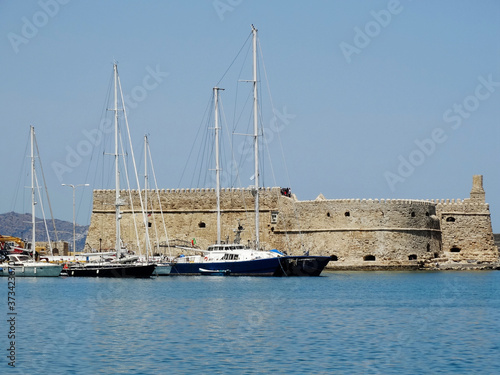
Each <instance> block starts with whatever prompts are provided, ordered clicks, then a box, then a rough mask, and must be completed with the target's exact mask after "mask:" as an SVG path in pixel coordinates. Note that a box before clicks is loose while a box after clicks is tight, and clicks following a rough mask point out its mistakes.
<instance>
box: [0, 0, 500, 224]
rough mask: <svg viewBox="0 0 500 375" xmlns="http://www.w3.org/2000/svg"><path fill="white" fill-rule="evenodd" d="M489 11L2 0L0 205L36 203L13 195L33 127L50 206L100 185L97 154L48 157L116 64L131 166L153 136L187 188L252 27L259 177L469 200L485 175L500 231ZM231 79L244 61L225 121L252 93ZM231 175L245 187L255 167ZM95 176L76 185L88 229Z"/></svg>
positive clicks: (348, 190) (99, 108)
mask: <svg viewBox="0 0 500 375" xmlns="http://www.w3.org/2000/svg"><path fill="white" fill-rule="evenodd" d="M499 17H500V2H498V1H496V0H491V1H487V0H483V1H467V0H454V1H451V0H449V1H446V0H443V1H423V0H422V1H416V0H414V1H410V0H401V1H396V0H391V1H312V2H303V1H272V2H269V1H258V0H257V1H249V0H220V1H213V0H207V1H189V2H187V1H181V0H177V1H174V0H172V1H141V2H139V1H117V0H116V1H112V0H110V1H92V0H89V1H78V0H72V1H71V0H41V1H31V0H26V1H22V2H20V1H0V35H1V38H0V49H1V51H2V55H1V57H2V58H1V59H0V66H1V68H2V69H1V73H0V74H1V75H0V77H1V80H0V83H1V84H0V103H1V104H0V105H1V112H0V119H1V122H0V126H1V129H2V132H1V134H2V136H1V137H2V147H1V148H0V157H1V160H2V162H1V164H0V173H1V175H2V176H4V179H3V180H4V183H3V184H2V197H3V198H2V200H1V202H0V212H8V211H11V210H15V211H17V212H27V211H29V205H27V203H26V200H25V199H24V200H23V199H22V198H20V195H22V192H20V190H24V186H25V185H26V184H27V182H25V177H26V171H25V169H23V168H24V167H22V165H23V163H24V164H26V158H25V156H26V154H25V148H26V144H27V141H28V133H29V126H30V125H31V124H32V125H34V126H35V129H36V133H37V139H38V145H39V147H40V153H41V157H42V162H43V167H44V171H45V176H46V178H47V182H48V190H49V194H50V197H51V201H52V206H53V210H54V214H55V216H56V217H57V218H60V219H63V220H71V219H72V198H71V191H70V189H68V188H67V187H63V186H61V183H67V184H81V183H90V184H91V188H101V187H103V186H100V181H97V180H96V179H95V178H94V177H93V176H94V174H93V173H91V172H92V170H93V169H92V168H96V167H92V163H93V162H94V161H96V160H97V159H98V157H97V156H91V155H90V154H89V155H83V154H84V153H85V152H81V153H80V154H82V155H80V156H81V160H78V161H75V163H74V165H73V166H72V167H71V168H69V169H71V171H66V172H65V173H63V174H61V172H60V171H59V173H58V172H57V170H56V169H57V168H55V167H54V166H57V165H61V164H62V165H66V166H68V163H67V158H68V155H69V153H70V151H68V150H77V149H78V147H80V148H81V147H82V145H83V143H84V142H85V141H86V140H87V139H88V138H87V137H86V135H85V134H87V135H88V134H89V133H92V131H93V130H95V129H98V128H99V124H100V122H101V120H102V118H103V113H104V112H106V111H104V109H105V108H106V106H107V102H106V98H107V92H108V89H109V83H110V77H111V73H112V64H113V61H114V60H116V61H118V63H119V65H118V69H119V72H120V78H121V82H122V86H123V91H124V94H126V95H129V96H130V97H131V102H130V103H131V104H130V106H131V107H133V108H130V111H129V116H128V117H129V122H130V126H131V132H132V138H133V139H134V151H135V153H136V157H137V159H138V163H140V160H141V157H140V156H139V154H140V153H141V152H142V147H143V146H142V142H143V140H142V137H143V135H144V134H146V133H148V134H149V135H150V145H151V153H152V156H153V161H154V166H155V170H156V174H157V178H158V184H159V187H160V188H166V189H167V188H179V187H196V186H192V184H193V181H197V177H194V176H193V174H194V173H195V172H194V170H195V169H194V167H191V166H190V165H191V164H192V163H194V162H195V161H196V154H197V153H198V150H199V149H202V146H199V145H198V144H197V143H196V142H195V141H196V140H197V139H198V138H200V137H198V138H197V135H198V134H199V132H200V126H201V127H203V126H204V122H203V121H204V116H205V110H206V108H207V103H209V101H210V97H211V95H212V87H214V86H215V85H216V84H217V83H218V82H219V80H220V78H221V77H222V76H223V74H224V72H225V71H226V69H227V68H228V67H229V65H230V64H231V62H232V61H233V59H234V58H235V56H236V55H237V53H238V51H239V50H240V48H241V47H242V46H243V44H244V42H245V40H246V39H247V37H248V36H249V34H250V30H251V29H250V25H251V24H254V25H255V26H256V27H257V28H258V30H259V38H260V46H261V49H262V52H263V56H264V60H263V61H264V64H265V71H266V73H267V80H266V78H265V77H264V76H262V77H261V81H262V93H263V94H262V95H263V103H264V102H267V104H263V112H262V124H263V126H264V128H266V127H267V129H268V130H267V131H268V132H267V134H268V142H267V145H268V148H269V150H270V154H271V156H270V158H269V157H268V156H264V159H265V160H266V162H268V161H269V159H272V160H273V163H272V169H271V167H270V166H266V167H265V169H264V172H265V173H266V175H265V176H264V182H265V184H266V185H267V186H290V187H291V188H292V191H293V193H295V194H296V195H297V197H298V198H299V199H300V200H308V199H314V198H316V196H318V195H319V194H320V193H322V194H323V195H324V196H325V197H326V198H331V199H334V198H384V199H386V198H409V199H442V198H449V199H457V198H459V199H463V198H467V197H468V196H469V192H470V189H471V184H472V175H474V174H482V175H484V187H485V190H486V200H487V202H488V203H490V209H491V213H492V221H493V229H494V231H495V232H500V195H499V194H498V193H497V192H498V191H500V171H499V165H500V163H499V161H500V152H498V148H497V144H498V142H499V140H500V130H499V126H500V121H499V120H500V105H499V104H500V48H499V47H500V46H499V43H498V35H500V23H499V22H498V20H499V19H500V18H499ZM245 51H246V50H245ZM245 53H246V52H245ZM235 65H236V64H235ZM241 67H243V68H242V69H243V70H239V69H240V68H241ZM263 67H264V65H261V69H260V70H261V71H263ZM238 79H240V80H241V79H251V71H250V70H249V69H247V66H243V65H238V69H237V70H236V72H235V73H232V74H228V75H227V76H226V77H224V80H223V81H222V82H221V83H220V84H219V85H221V86H222V87H224V88H225V91H224V92H223V93H222V94H221V95H222V101H223V105H224V113H225V116H226V118H227V120H228V121H227V126H228V127H229V128H232V127H233V123H232V120H233V118H235V115H234V114H233V112H234V111H235V108H234V107H235V104H234V103H236V100H235V99H234V98H235V97H237V96H238V97H239V98H240V99H241V98H243V97H244V95H246V94H243V92H244V90H245V89H246V90H248V87H246V88H245V84H243V83H241V82H240V83H239V84H238V83H237V80H238ZM231 80H232V81H231ZM267 81H268V82H269V87H270V89H269V90H268V88H267V86H265V83H266V82H267ZM246 85H247V86H248V84H246ZM268 92H270V93H271V97H272V103H271V101H270V100H269V95H268ZM134 98H135V100H134ZM272 106H273V107H274V110H275V114H277V117H274V118H273V111H272ZM242 123H243V124H246V123H247V119H246V118H244V119H243V120H242ZM245 126H246V125H245ZM242 130H243V131H246V129H242ZM233 139H234V137H233ZM236 142H237V143H238V144H241V143H242V141H241V140H237V141H236ZM105 144H107V143H105V142H104V141H103V142H102V144H100V145H99V147H97V145H96V147H93V149H92V150H91V151H92V155H95V153H96V152H102V150H101V149H102V146H103V145H105ZM237 147H238V146H236V148H237ZM265 148H266V147H263V149H265ZM192 149H194V150H193V151H191V150H192ZM241 150H242V149H240V151H238V149H237V151H236V153H238V152H239V153H240V155H239V156H237V158H239V159H240V158H241ZM80 151H82V149H80ZM105 151H106V152H112V149H106V150H105ZM264 151H265V150H264ZM282 155H285V159H286V161H285V162H283V160H282ZM58 163H59V164H58ZM89 166H90V167H89ZM141 166H142V164H141ZM269 172H274V173H270V174H271V176H268V173H269ZM23 173H24V174H23ZM140 173H141V172H140ZM20 175H21V177H19V176H20ZM7 176H8V177H7ZM17 181H20V182H18V183H16V182H17ZM241 181H242V182H241V184H242V186H248V185H251V183H252V182H251V180H250V174H249V172H248V173H247V172H244V173H242V176H241ZM205 184H206V182H205ZM201 187H204V186H201ZM91 188H90V187H89V188H86V189H83V188H79V189H77V200H78V202H77V207H78V213H77V222H79V223H81V224H87V223H88V222H89V219H90V211H91V199H92V197H91Z"/></svg>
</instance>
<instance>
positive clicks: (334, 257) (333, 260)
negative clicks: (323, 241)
mask: <svg viewBox="0 0 500 375" xmlns="http://www.w3.org/2000/svg"><path fill="white" fill-rule="evenodd" d="M337 260H339V258H338V257H337V256H336V255H330V261H331V262H336V261H337Z"/></svg>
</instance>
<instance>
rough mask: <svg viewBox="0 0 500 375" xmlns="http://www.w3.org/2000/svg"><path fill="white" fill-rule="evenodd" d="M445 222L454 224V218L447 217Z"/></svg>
mask: <svg viewBox="0 0 500 375" xmlns="http://www.w3.org/2000/svg"><path fill="white" fill-rule="evenodd" d="M446 221H447V222H448V223H454V222H455V218H454V217H453V216H450V217H447V218H446Z"/></svg>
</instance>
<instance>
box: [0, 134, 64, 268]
mask: <svg viewBox="0 0 500 375" xmlns="http://www.w3.org/2000/svg"><path fill="white" fill-rule="evenodd" d="M30 140H31V253H32V255H33V258H30V257H29V256H28V255H24V254H16V253H14V254H7V256H8V260H7V261H6V262H3V263H1V264H0V268H1V272H0V276H15V277H26V276H28V277H56V276H59V274H60V273H61V270H62V268H63V266H62V265H60V264H53V263H48V262H37V261H35V260H34V258H35V253H36V251H35V249H36V241H35V205H36V202H35V147H34V144H35V143H34V142H35V128H34V127H33V126H31V127H30ZM20 250H21V249H20Z"/></svg>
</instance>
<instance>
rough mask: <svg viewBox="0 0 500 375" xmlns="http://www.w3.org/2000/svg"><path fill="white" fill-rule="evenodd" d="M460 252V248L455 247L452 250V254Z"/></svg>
mask: <svg viewBox="0 0 500 375" xmlns="http://www.w3.org/2000/svg"><path fill="white" fill-rule="evenodd" d="M459 252H460V248H458V247H456V246H453V247H452V248H451V249H450V253H459Z"/></svg>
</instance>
